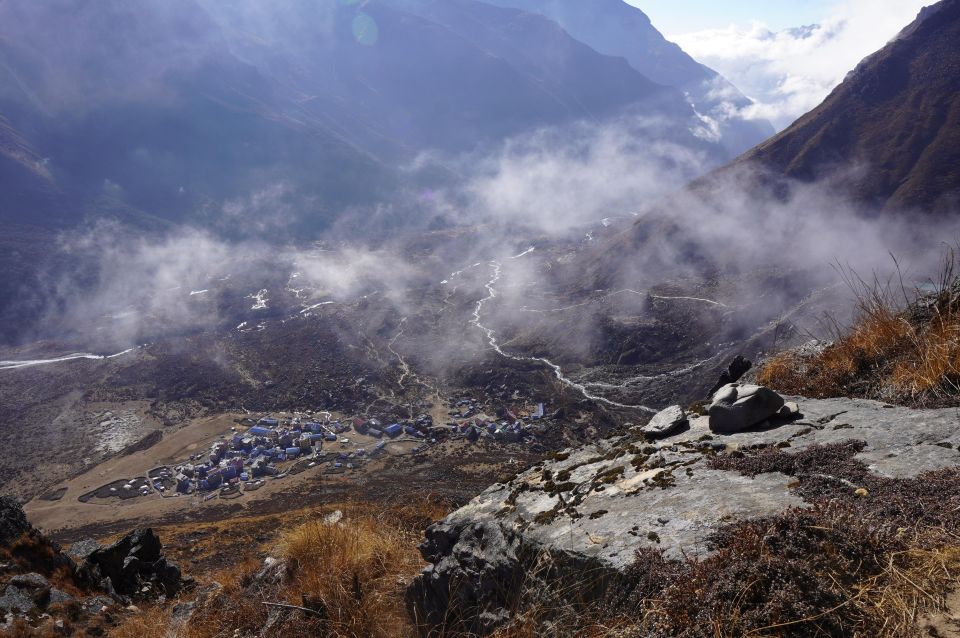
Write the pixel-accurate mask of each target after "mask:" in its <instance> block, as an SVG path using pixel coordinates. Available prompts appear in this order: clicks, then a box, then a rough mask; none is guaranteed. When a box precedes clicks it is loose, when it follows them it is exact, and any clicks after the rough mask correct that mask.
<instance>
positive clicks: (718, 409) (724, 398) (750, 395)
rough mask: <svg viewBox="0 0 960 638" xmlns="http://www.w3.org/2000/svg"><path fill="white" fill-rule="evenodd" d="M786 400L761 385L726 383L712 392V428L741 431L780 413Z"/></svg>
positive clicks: (726, 432)
mask: <svg viewBox="0 0 960 638" xmlns="http://www.w3.org/2000/svg"><path fill="white" fill-rule="evenodd" d="M783 404H784V399H783V397H782V396H780V395H779V394H777V393H776V392H774V391H773V390H771V389H770V388H767V387H764V386H762V385H748V384H737V383H730V384H727V385H725V386H723V387H722V388H720V389H719V390H717V392H716V394H714V395H713V402H712V403H711V404H710V408H709V410H708V413H709V415H710V429H711V430H713V431H714V432H717V433H718V434H732V433H734V432H742V431H743V430H746V429H749V428H752V427H753V426H755V425H759V424H761V423H763V422H764V421H766V420H767V419H769V418H770V417H772V416H774V415H775V414H777V412H779V411H780V408H782V407H783Z"/></svg>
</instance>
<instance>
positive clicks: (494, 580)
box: [408, 385, 960, 633]
mask: <svg viewBox="0 0 960 638" xmlns="http://www.w3.org/2000/svg"><path fill="white" fill-rule="evenodd" d="M741 401H743V403H741ZM668 410H669V411H665V412H664V414H662V415H658V416H657V417H654V419H653V421H652V423H653V424H654V425H655V426H656V427H655V428H654V430H655V431H656V432H655V433H656V434H657V435H659V436H663V438H660V439H658V440H655V439H653V438H652V437H651V436H649V435H650V434H652V432H651V430H650V429H649V427H648V428H646V429H645V428H635V429H634V430H633V431H632V433H631V434H629V435H626V436H620V437H616V438H611V439H607V440H601V441H597V442H596V443H594V444H591V445H587V446H584V447H581V448H577V449H568V450H565V451H563V452H560V453H557V454H554V455H553V458H552V460H549V461H546V462H544V463H542V464H539V465H537V466H535V467H533V468H531V469H530V470H528V471H526V472H523V473H521V474H520V475H518V476H517V477H516V478H514V479H513V480H511V481H509V482H506V483H499V484H496V485H493V486H491V487H490V488H488V489H487V490H485V491H484V492H483V493H482V494H480V495H479V496H477V497H476V498H475V499H473V500H472V501H471V502H470V503H469V504H467V505H466V506H465V507H463V508H461V509H459V510H457V511H455V512H454V513H452V514H451V515H450V516H449V517H448V518H447V519H445V520H444V521H442V522H440V523H438V524H436V525H434V526H432V527H431V528H430V529H429V530H428V531H427V535H426V536H427V538H426V542H425V543H424V544H423V545H422V547H421V550H422V553H423V555H424V557H425V558H426V560H427V561H428V562H430V563H431V566H430V567H429V568H427V569H426V570H425V571H424V573H423V574H422V575H421V576H420V577H419V578H418V579H417V580H416V581H415V582H414V583H413V584H412V586H411V587H410V589H409V590H408V604H409V605H410V607H411V610H412V611H413V612H414V613H415V614H416V615H417V616H418V617H419V618H421V619H424V620H425V621H427V622H428V624H429V623H430V622H435V621H436V620H438V619H440V618H442V617H444V616H445V615H448V614H450V612H451V610H453V609H458V608H459V609H464V608H468V607H469V608H473V609H478V610H480V613H479V614H478V618H479V620H478V621H476V624H474V625H473V627H472V629H473V630H475V631H479V632H481V633H482V632H484V631H489V630H490V629H492V628H493V627H496V626H497V625H498V624H500V623H502V622H503V621H504V620H505V619H506V618H507V617H508V616H509V610H510V609H511V608H512V606H513V602H511V601H512V600H513V598H514V597H515V596H516V593H517V592H516V589H515V587H517V586H518V584H519V583H521V582H523V581H524V580H527V585H529V578H530V575H531V574H532V573H536V572H537V569H536V567H535V565H534V563H536V562H537V561H540V562H542V561H543V560H544V559H543V556H545V555H548V556H550V561H549V562H550V564H551V568H550V569H549V570H548V572H549V580H553V581H555V582H556V581H558V580H559V581H562V580H563V578H564V577H565V576H566V577H570V576H572V575H575V574H576V575H579V577H580V579H581V583H582V582H583V580H584V578H583V575H584V574H594V575H595V578H593V579H587V580H591V582H592V581H596V587H598V588H600V589H602V588H603V586H604V585H603V584H604V583H605V582H607V581H608V580H609V579H610V578H615V577H616V576H617V575H618V574H621V573H623V572H625V571H626V570H628V569H629V568H630V566H631V565H633V564H634V562H635V560H636V558H637V556H638V555H639V554H638V552H640V553H641V554H642V553H643V552H649V551H651V550H652V551H655V552H658V553H662V555H663V556H664V557H665V558H667V559H680V558H684V559H687V558H690V557H701V558H703V557H706V556H709V555H710V553H711V551H712V545H711V539H712V538H713V537H714V535H715V534H716V533H717V531H718V530H720V529H721V528H722V527H723V526H724V525H727V524H729V523H730V522H733V521H744V520H757V519H762V518H764V517H770V516H774V515H778V514H780V513H783V512H785V511H786V510H789V509H790V508H804V507H807V506H808V504H809V503H810V502H811V501H812V500H813V498H814V497H815V496H816V494H814V491H815V490H813V488H811V487H810V486H811V485H813V486H815V487H816V489H818V490H821V491H823V490H833V491H834V493H838V494H848V495H849V496H851V497H862V498H864V499H869V498H871V494H870V491H869V490H868V489H867V487H868V483H870V482H871V481H879V480H885V479H913V478H915V477H917V476H920V475H922V474H924V473H927V472H932V471H935V470H941V469H944V468H956V467H958V466H960V416H958V413H957V411H956V410H955V409H942V410H925V411H918V410H911V409H907V408H901V407H894V406H891V405H886V404H883V403H878V402H874V401H866V400H850V399H828V400H810V399H804V398H797V399H790V398H788V400H787V401H785V400H784V398H782V397H779V396H778V395H776V394H775V393H772V392H771V391H769V390H767V389H766V388H759V387H757V386H744V385H727V386H724V387H721V388H720V389H718V391H717V394H716V395H715V396H714V402H713V404H712V405H711V406H710V407H709V408H708V411H709V414H710V416H700V415H696V414H690V415H688V414H686V413H685V412H684V411H683V410H681V409H680V408H679V407H674V408H671V409H668ZM718 415H719V418H717V417H718ZM717 430H721V431H723V432H727V431H732V430H736V431H735V432H734V433H732V434H724V433H721V432H718V431H717ZM821 449H827V450H832V451H833V452H831V453H834V455H836V454H840V453H842V454H847V456H848V457H849V458H845V460H844V463H846V464H848V465H851V467H853V466H855V467H859V468H862V471H858V472H847V473H845V474H842V475H841V473H840V472H834V470H833V469H832V468H831V467H830V466H828V464H826V463H824V466H823V467H822V468H820V469H818V468H817V466H816V461H813V462H812V466H811V461H810V460H809V459H806V457H805V456H804V454H805V451H811V452H812V451H814V450H821ZM838 450H839V452H837V451H838ZM761 451H766V452H768V453H776V454H778V455H780V456H778V457H777V462H776V463H766V464H764V463H763V462H759V461H754V460H752V459H753V458H754V455H756V454H758V453H760V452H761ZM807 456H810V457H811V458H812V459H816V458H817V457H816V455H815V454H812V453H811V454H807ZM794 465H796V466H799V465H803V467H804V470H803V476H802V478H799V479H798V477H799V476H800V474H799V473H798V472H799V470H795V469H794V470H790V471H788V470H786V469H784V468H790V467H793V466H794ZM844 467H846V466H844ZM777 470H782V471H777ZM784 472H786V473H784ZM804 486H806V487H804Z"/></svg>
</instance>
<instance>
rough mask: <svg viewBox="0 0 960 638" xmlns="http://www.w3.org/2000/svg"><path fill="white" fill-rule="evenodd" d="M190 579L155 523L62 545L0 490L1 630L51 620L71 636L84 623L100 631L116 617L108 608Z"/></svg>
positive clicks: (167, 592) (168, 592) (161, 595)
mask: <svg viewBox="0 0 960 638" xmlns="http://www.w3.org/2000/svg"><path fill="white" fill-rule="evenodd" d="M190 586H192V581H191V580H190V579H188V578H183V577H182V575H181V573H180V569H179V568H178V567H177V566H176V565H175V564H173V563H171V562H169V561H167V560H166V558H165V557H164V555H163V551H162V545H161V543H160V539H159V538H158V537H157V535H156V534H155V533H154V532H153V531H152V530H149V529H146V530H136V531H134V532H131V533H130V534H127V535H126V536H124V537H122V538H120V539H119V540H117V541H116V542H115V543H113V544H111V545H107V546H101V545H100V544H98V543H97V542H95V541H92V540H90V541H83V542H80V543H75V544H74V545H73V547H71V549H70V551H69V552H64V551H62V550H61V548H60V546H59V545H57V544H56V543H53V542H52V541H50V540H49V539H48V538H47V537H46V536H45V535H43V534H42V533H41V532H39V531H38V530H36V529H35V528H33V526H32V525H30V523H29V522H28V521H27V518H26V516H25V515H24V513H23V509H22V507H21V506H20V505H19V504H18V503H17V502H16V501H15V500H13V499H12V498H9V497H0V629H11V628H13V627H15V626H17V625H21V626H22V625H27V626H30V627H34V628H39V627H44V626H46V625H51V626H52V627H53V630H54V631H55V632H58V633H57V634H56V635H73V632H74V631H79V627H81V626H85V627H86V628H87V629H88V630H90V631H88V633H89V635H103V633H104V629H103V626H104V623H107V624H108V625H109V624H110V623H111V622H116V617H115V616H113V615H112V614H111V612H113V611H117V610H122V609H124V608H130V609H131V610H135V608H134V607H132V605H133V603H134V602H152V601H157V600H160V601H162V600H164V599H165V598H167V597H171V596H175V595H177V594H178V593H179V592H180V591H182V590H184V589H187V588H189V587H190ZM97 632H99V633H97Z"/></svg>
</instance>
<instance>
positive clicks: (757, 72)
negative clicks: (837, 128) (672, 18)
mask: <svg viewBox="0 0 960 638" xmlns="http://www.w3.org/2000/svg"><path fill="white" fill-rule="evenodd" d="M929 4H931V0H843V1H841V2H838V3H837V4H836V5H834V7H833V8H832V9H831V10H830V11H828V12H827V14H826V15H825V16H824V19H823V20H821V21H820V23H819V24H817V25H812V26H807V27H798V28H794V29H786V30H783V31H776V32H774V31H771V30H770V29H769V28H767V26H766V25H765V24H763V23H762V22H754V23H752V24H750V25H748V26H744V25H730V26H729V27H727V28H726V29H710V30H706V31H698V32H695V33H687V34H682V35H674V36H670V39H671V40H673V41H675V42H676V43H677V44H679V45H680V46H681V47H682V48H683V49H684V50H685V51H686V52H687V53H689V54H690V55H692V56H693V57H694V58H696V59H697V60H699V61H700V62H702V63H704V64H706V65H707V66H710V67H712V68H714V69H715V70H717V71H718V72H719V73H720V74H722V75H723V76H725V77H726V78H727V79H728V80H730V81H731V82H733V83H734V84H735V85H736V86H737V87H738V88H740V90H742V91H743V92H744V93H746V94H747V95H749V96H750V97H751V98H753V99H754V100H755V101H756V102H757V104H756V105H755V106H754V107H752V108H751V109H750V113H749V115H751V116H757V117H763V118H766V119H769V120H770V121H771V122H773V124H774V126H776V127H777V129H783V128H786V127H787V126H788V125H789V124H790V123H791V122H793V120H795V119H796V118H798V117H800V116H801V115H803V114H804V113H806V112H807V111H809V110H811V109H813V108H814V107H816V106H817V105H818V104H819V103H820V102H822V101H823V99H824V98H825V97H826V96H827V95H828V94H829V93H830V91H831V90H833V88H834V87H836V86H837V85H838V84H839V83H840V82H841V81H842V80H843V78H844V77H845V76H846V74H847V73H849V72H850V71H851V70H852V69H853V68H854V67H855V66H856V65H857V64H858V63H859V62H860V60H862V59H863V58H864V57H866V56H867V55H869V54H871V53H873V52H874V51H877V50H879V49H880V48H882V47H883V46H884V45H885V44H886V43H887V42H889V41H890V40H891V39H892V38H893V37H894V36H896V34H897V33H899V31H900V30H901V29H903V28H904V27H906V26H907V25H908V24H909V23H910V22H912V21H913V19H914V18H915V17H916V15H917V13H919V11H920V9H921V8H923V7H924V6H925V5H929Z"/></svg>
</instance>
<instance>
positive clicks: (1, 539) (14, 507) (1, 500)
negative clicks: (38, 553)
mask: <svg viewBox="0 0 960 638" xmlns="http://www.w3.org/2000/svg"><path fill="white" fill-rule="evenodd" d="M31 529H33V527H32V526H31V525H30V522H29V521H28V520H27V516H26V514H24V513H23V507H21V505H20V503H18V502H17V500H16V499H14V498H13V497H10V496H0V547H6V546H8V545H9V544H10V543H12V542H13V541H15V540H17V539H18V538H20V537H21V536H23V535H24V534H26V533H28V532H29V531H30V530H31Z"/></svg>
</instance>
